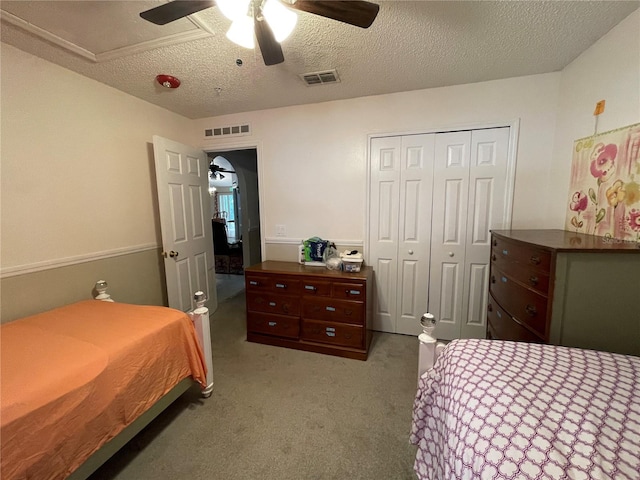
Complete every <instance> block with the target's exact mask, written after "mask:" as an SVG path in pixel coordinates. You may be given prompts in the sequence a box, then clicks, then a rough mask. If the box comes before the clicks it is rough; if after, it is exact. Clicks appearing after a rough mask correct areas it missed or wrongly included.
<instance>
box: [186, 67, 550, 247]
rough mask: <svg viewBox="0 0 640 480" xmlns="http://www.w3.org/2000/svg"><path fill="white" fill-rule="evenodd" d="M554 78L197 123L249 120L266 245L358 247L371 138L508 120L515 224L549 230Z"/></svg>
mask: <svg viewBox="0 0 640 480" xmlns="http://www.w3.org/2000/svg"><path fill="white" fill-rule="evenodd" d="M559 85H560V73H552V74H547V75H535V76H528V77H521V78H512V79H507V80H499V81H493V82H484V83H477V84H471V85H460V86H454V87H446V88H435V89H429V90H420V91H415V92H404V93H396V94H391V95H380V96H375V97H366V98H357V99H352V100H342V101H336V102H327V103H321V104H313V105H307V106H296V107H287V108H279V109H272V110H264V111H256V112H250V113H242V114H236V115H227V116H222V117H216V118H207V119H201V120H196V121H195V122H196V123H197V124H198V127H197V129H198V130H199V131H200V130H202V129H203V128H205V127H206V128H211V127H214V126H224V125H231V124H236V122H247V123H250V124H251V128H252V132H253V138H251V139H243V140H242V141H243V142H253V144H255V145H257V148H258V174H259V180H260V185H259V188H260V196H261V198H260V200H261V203H260V211H261V215H262V217H263V224H262V235H263V237H265V238H266V239H267V243H268V244H269V245H271V244H274V243H278V242H286V241H290V240H294V239H298V241H299V240H300V239H304V238H309V237H311V236H314V235H317V236H320V237H322V238H327V239H330V240H333V241H336V242H338V243H341V244H348V245H353V244H360V245H362V244H363V242H364V241H365V240H366V239H365V237H366V205H367V142H368V135H370V134H375V133H408V132H419V131H433V130H434V129H455V128H458V127H460V126H478V125H483V124H488V123H494V122H507V123H508V122H511V121H513V120H515V119H519V120H520V136H519V139H518V141H519V143H518V145H519V149H518V157H517V174H516V183H515V198H514V216H513V226H514V227H519V228H522V227H549V226H554V225H552V224H551V223H550V222H549V220H548V218H547V217H546V215H545V212H546V210H547V205H546V197H545V196H544V195H540V185H541V184H542V183H544V182H545V181H546V180H547V177H548V173H549V170H550V168H551V164H552V154H553V136H554V132H555V117H556V105H557V102H558V91H559ZM320 88H321V87H320ZM214 142H219V143H213V142H212V144H211V145H213V148H214V149H217V148H220V149H222V148H223V147H224V146H225V143H224V142H225V141H224V140H217V141H214ZM216 147H217V148H216ZM534 199H535V201H533V200H534ZM276 225H285V227H286V234H285V237H284V238H282V237H280V238H277V237H276V231H275V226H276ZM268 250H275V249H274V248H271V247H269V248H268ZM278 252H280V249H278ZM267 258H269V257H267Z"/></svg>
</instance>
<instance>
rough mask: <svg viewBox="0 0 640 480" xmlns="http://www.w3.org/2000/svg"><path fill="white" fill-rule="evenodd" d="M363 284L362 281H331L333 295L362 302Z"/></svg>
mask: <svg viewBox="0 0 640 480" xmlns="http://www.w3.org/2000/svg"><path fill="white" fill-rule="evenodd" d="M365 294H366V291H365V286H364V285H363V284H362V283H342V282H334V283H333V297H334V298H342V299H346V300H356V301H360V302H364V300H365Z"/></svg>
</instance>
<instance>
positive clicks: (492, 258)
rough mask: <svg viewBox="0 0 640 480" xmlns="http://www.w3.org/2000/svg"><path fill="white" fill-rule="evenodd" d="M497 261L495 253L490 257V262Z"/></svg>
mask: <svg viewBox="0 0 640 480" xmlns="http://www.w3.org/2000/svg"><path fill="white" fill-rule="evenodd" d="M497 259H498V257H496V254H495V253H494V254H493V255H491V260H493V261H494V262H495V261H496V260H497Z"/></svg>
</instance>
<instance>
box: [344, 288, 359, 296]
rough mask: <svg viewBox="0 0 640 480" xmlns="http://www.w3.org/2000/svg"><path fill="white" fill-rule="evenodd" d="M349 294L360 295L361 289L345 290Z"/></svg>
mask: <svg viewBox="0 0 640 480" xmlns="http://www.w3.org/2000/svg"><path fill="white" fill-rule="evenodd" d="M344 292H345V293H346V294H347V295H360V290H349V289H348V288H347V289H346V290H345V291H344Z"/></svg>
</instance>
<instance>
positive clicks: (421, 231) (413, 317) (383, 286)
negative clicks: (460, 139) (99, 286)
mask: <svg viewBox="0 0 640 480" xmlns="http://www.w3.org/2000/svg"><path fill="white" fill-rule="evenodd" d="M433 139H434V136H433V135H432V134H427V135H407V136H404V137H380V138H373V139H372V140H371V148H370V152H371V157H370V198H369V208H370V216H369V218H370V225H369V264H370V265H372V266H373V268H374V270H375V275H376V281H375V285H376V292H375V299H374V305H375V306H374V320H373V328H374V329H375V330H380V331H384V332H392V333H405V334H411V335H414V334H418V333H419V332H420V327H419V317H420V316H421V315H422V314H423V313H424V312H426V308H427V298H428V278H429V237H430V231H431V175H432V170H433V141H434V140H433Z"/></svg>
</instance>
